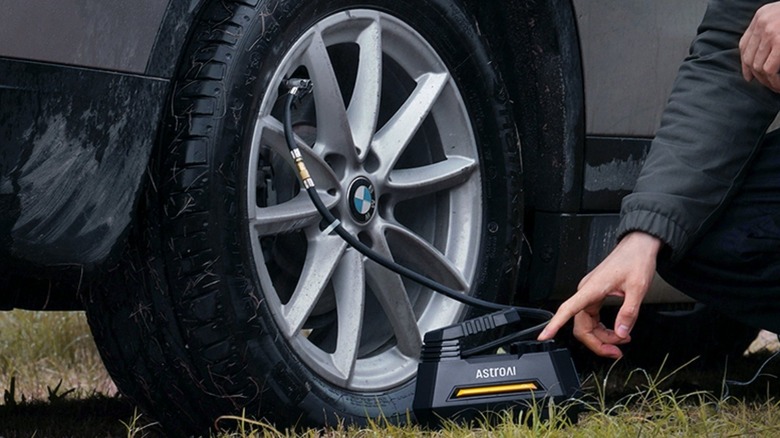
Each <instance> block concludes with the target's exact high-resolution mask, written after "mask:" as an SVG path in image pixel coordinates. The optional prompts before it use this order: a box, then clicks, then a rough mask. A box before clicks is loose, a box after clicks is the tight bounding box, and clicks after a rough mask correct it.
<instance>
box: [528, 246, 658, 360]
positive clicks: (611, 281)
mask: <svg viewBox="0 0 780 438" xmlns="http://www.w3.org/2000/svg"><path fill="white" fill-rule="evenodd" d="M661 245H662V244H661V241H660V240H659V239H657V238H655V237H653V236H651V235H649V234H646V233H642V232H638V231H637V232H632V233H629V234H627V235H626V236H625V237H624V238H623V239H622V240H621V241H620V243H618V245H617V246H616V247H615V249H614V250H612V252H611V253H610V254H609V256H607V258H606V259H604V261H603V262H601V264H599V265H598V266H597V267H596V269H594V270H593V271H592V272H591V273H590V274H588V275H587V276H585V278H583V279H582V281H581V282H580V285H579V287H578V290H577V293H575V294H574V295H573V296H572V297H571V298H569V299H568V300H566V302H564V303H563V304H561V306H560V307H559V308H558V311H557V312H556V313H555V316H553V318H552V319H551V320H550V323H549V324H547V327H546V328H545V329H544V330H543V331H542V333H541V334H540V335H539V340H540V341H546V340H549V339H552V338H553V337H554V336H555V334H556V333H558V330H560V328H561V327H562V326H563V325H564V324H566V322H567V321H568V320H569V319H571V318H572V317H574V336H575V337H576V338H577V339H579V340H580V342H582V343H583V344H585V346H586V347H588V348H589V349H590V350H591V351H593V352H594V353H596V354H598V355H599V356H605V357H611V358H615V359H617V358H620V357H622V355H623V352H621V351H620V348H619V347H618V345H622V344H625V343H627V342H629V341H630V340H631V335H630V333H631V329H632V328H633V327H634V324H635V323H636V319H637V317H638V316H639V306H640V305H641V304H642V300H643V299H644V297H645V294H646V293H647V289H648V288H649V287H650V282H651V281H652V280H653V275H654V274H655V263H656V261H655V260H656V256H657V255H658V251H659V250H660V249H661ZM608 296H619V297H622V298H623V304H622V306H621V307H620V311H619V312H618V315H617V318H616V319H615V329H614V330H612V329H608V328H607V327H605V326H604V324H602V323H601V320H600V317H599V310H600V309H601V306H602V304H603V303H604V300H605V299H606V298H607V297H608Z"/></svg>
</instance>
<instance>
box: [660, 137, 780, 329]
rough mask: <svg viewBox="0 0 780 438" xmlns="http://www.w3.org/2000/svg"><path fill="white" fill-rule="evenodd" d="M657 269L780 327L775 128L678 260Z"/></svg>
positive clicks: (779, 184) (686, 287) (735, 312)
mask: <svg viewBox="0 0 780 438" xmlns="http://www.w3.org/2000/svg"><path fill="white" fill-rule="evenodd" d="M658 271H659V273H660V274H661V276H662V277H663V278H664V279H665V280H667V281H668V282H669V283H670V284H672V285H673V286H675V287H676V288H678V289H680V290H681V291H683V292H685V293H686V294H688V295H690V296H691V297H693V298H695V299H697V300H699V301H701V302H703V303H705V304H708V305H711V306H713V307H714V308H716V309H718V310H720V311H722V312H724V313H725V314H727V315H729V316H732V317H734V318H735V319H738V320H741V321H743V322H746V323H748V324H750V325H753V326H755V327H760V328H765V329H767V330H771V331H773V332H775V333H780V133H772V134H769V135H768V136H767V138H766V139H765V140H764V142H763V144H762V146H761V149H760V151H759V153H758V155H757V157H756V159H755V161H754V162H753V164H752V165H751V167H750V169H749V171H748V173H747V175H746V178H745V181H744V184H743V185H742V187H741V188H740V190H739V191H738V192H737V194H736V196H735V197H734V199H733V200H732V201H731V202H730V203H729V205H728V207H727V208H726V209H725V210H724V211H723V213H722V215H721V216H720V217H719V218H718V219H717V221H716V222H715V223H714V225H713V227H712V228H711V229H710V230H709V231H708V232H707V233H706V234H704V235H703V236H702V237H701V238H700V239H698V240H697V242H696V243H695V244H694V246H693V247H692V248H691V249H690V250H689V251H688V252H687V253H686V254H685V255H684V256H683V258H682V260H681V261H680V262H678V263H674V264H671V263H669V262H668V261H667V260H666V259H663V258H662V259H660V260H659V264H658Z"/></svg>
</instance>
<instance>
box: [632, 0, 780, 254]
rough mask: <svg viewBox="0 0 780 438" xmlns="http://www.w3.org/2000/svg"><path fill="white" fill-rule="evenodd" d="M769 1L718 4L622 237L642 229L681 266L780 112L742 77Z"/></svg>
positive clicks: (684, 69)
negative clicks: (750, 31)
mask: <svg viewBox="0 0 780 438" xmlns="http://www.w3.org/2000/svg"><path fill="white" fill-rule="evenodd" d="M765 3H771V2H767V1H740V0H712V1H710V4H709V6H708V8H707V12H706V14H705V16H704V19H703V21H702V24H701V26H700V27H699V30H698V35H697V37H696V39H695V40H694V42H693V44H692V46H691V52H690V56H689V57H688V58H687V59H686V60H685V61H684V63H683V65H682V66H681V68H680V71H679V73H678V76H677V80H676V82H675V84H674V87H673V90H672V94H671V96H670V98H669V102H668V104H667V107H666V109H665V112H664V114H663V117H662V119H661V126H660V128H659V130H658V131H657V133H656V138H655V139H654V140H653V143H652V146H651V149H650V153H649V155H648V157H647V160H646V162H645V164H644V167H643V168H642V171H641V173H640V176H639V179H638V181H637V184H636V186H635V188H634V192H633V193H632V194H631V195H629V196H627V197H626V198H625V199H624V200H623V204H622V210H621V222H620V227H619V230H618V233H619V236H621V237H622V236H623V235H625V234H626V233H628V232H629V231H633V230H640V231H645V232H647V233H650V234H652V235H654V236H656V237H659V238H660V239H661V240H663V241H664V242H665V243H666V244H667V246H668V247H669V248H671V250H672V258H673V259H679V257H680V256H681V255H683V254H684V252H685V250H686V249H687V248H688V247H689V246H690V245H691V243H692V241H693V240H694V239H695V238H696V237H697V236H699V235H700V234H701V233H702V232H703V231H705V230H706V228H707V227H708V225H709V224H711V223H712V222H713V220H715V219H716V218H717V216H718V213H719V212H720V211H722V209H723V208H725V206H726V205H727V203H728V200H729V199H730V197H731V196H732V195H733V194H734V192H735V190H736V189H737V188H738V187H739V182H740V180H741V178H742V177H743V175H744V172H745V170H746V169H747V168H748V166H749V163H750V159H751V157H752V156H753V155H754V154H755V152H756V150H757V148H758V147H759V145H760V142H761V139H762V138H763V135H764V133H765V132H766V129H767V128H768V127H769V125H770V124H771V122H772V120H773V119H774V118H775V116H776V114H777V112H778V110H780V95H778V94H776V93H774V92H772V91H771V90H769V89H767V88H765V87H763V86H761V85H760V84H759V83H758V82H757V81H752V82H750V83H748V82H747V81H745V80H744V79H743V78H742V73H741V71H742V70H741V64H740V57H739V48H738V45H739V39H740V38H741V36H742V34H743V33H744V31H745V29H746V28H747V26H748V25H749V24H750V21H751V19H752V18H753V15H754V14H755V11H756V10H757V9H758V8H759V7H760V6H761V5H763V4H765Z"/></svg>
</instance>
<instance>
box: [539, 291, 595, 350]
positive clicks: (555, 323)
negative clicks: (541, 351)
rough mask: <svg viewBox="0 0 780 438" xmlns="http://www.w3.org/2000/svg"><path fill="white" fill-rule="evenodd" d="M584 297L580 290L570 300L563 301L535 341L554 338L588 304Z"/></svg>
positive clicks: (584, 293)
mask: <svg viewBox="0 0 780 438" xmlns="http://www.w3.org/2000/svg"><path fill="white" fill-rule="evenodd" d="M585 295H586V292H584V291H583V290H580V291H579V292H577V293H575V294H574V295H573V296H572V297H571V298H569V299H568V300H566V301H564V302H563V304H561V305H560V307H558V310H557V311H556V312H555V315H553V317H552V319H550V322H548V323H547V326H546V327H545V328H544V330H542V333H540V334H539V336H538V338H537V339H538V340H540V341H548V340H550V339H552V338H554V337H555V335H556V334H557V333H558V330H560V329H561V327H563V326H564V325H565V324H566V323H567V322H568V321H569V320H570V319H572V318H573V317H574V315H576V314H578V313H579V312H580V311H582V310H584V309H585V307H587V306H588V305H589V304H590V301H589V300H588V299H587V297H585Z"/></svg>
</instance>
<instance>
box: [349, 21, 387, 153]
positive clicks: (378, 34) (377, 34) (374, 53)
mask: <svg viewBox="0 0 780 438" xmlns="http://www.w3.org/2000/svg"><path fill="white" fill-rule="evenodd" d="M357 43H358V46H359V47H360V59H359V62H358V72H357V79H356V81H355V89H354V92H353V93H352V100H351V101H350V104H349V109H348V110H347V115H348V117H349V124H350V126H351V127H352V130H353V131H352V136H353V137H354V140H355V146H356V147H357V151H358V154H359V158H360V160H361V161H362V160H363V159H364V158H365V156H366V155H367V153H368V149H369V144H370V142H371V138H372V137H373V135H374V131H375V130H376V124H377V118H378V117H379V104H380V96H381V92H382V29H381V27H380V24H379V20H378V18H377V19H376V20H374V21H372V22H371V24H370V25H369V26H368V27H367V28H366V29H365V30H364V31H363V32H362V33H361V34H360V36H359V37H358V39H357Z"/></svg>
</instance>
